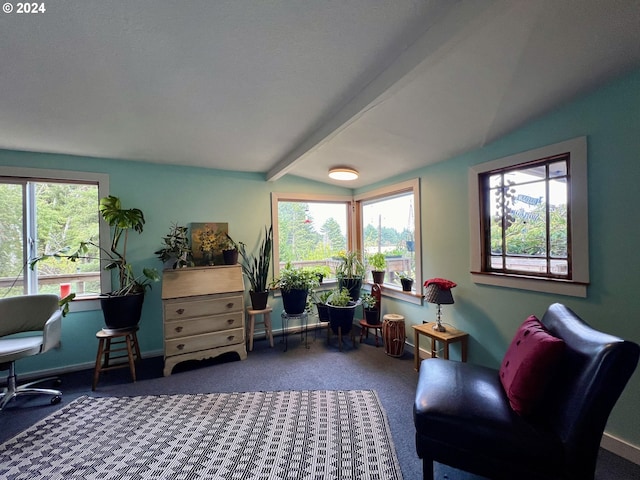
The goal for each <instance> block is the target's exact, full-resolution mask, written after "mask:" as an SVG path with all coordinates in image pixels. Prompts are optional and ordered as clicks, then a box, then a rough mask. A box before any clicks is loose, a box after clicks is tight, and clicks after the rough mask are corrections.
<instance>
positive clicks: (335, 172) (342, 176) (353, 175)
mask: <svg viewBox="0 0 640 480" xmlns="http://www.w3.org/2000/svg"><path fill="white" fill-rule="evenodd" d="M329 178H333V179H334V180H355V179H357V178H358V171H357V170H356V169H355V168H349V167H333V168H332V169H330V170H329Z"/></svg>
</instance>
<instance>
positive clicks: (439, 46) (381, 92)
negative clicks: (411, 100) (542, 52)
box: [266, 0, 505, 181]
mask: <svg viewBox="0 0 640 480" xmlns="http://www.w3.org/2000/svg"><path fill="white" fill-rule="evenodd" d="M504 4H505V0H460V1H458V2H456V3H452V2H450V1H444V2H442V3H441V5H440V6H439V8H438V11H437V13H436V14H435V15H434V18H433V20H432V21H431V23H430V24H429V26H428V27H427V28H426V30H425V31H424V32H423V34H422V35H421V36H420V37H419V38H418V39H417V40H416V41H415V42H414V43H413V44H411V45H410V46H408V47H407V48H406V50H404V52H402V54H400V55H399V56H398V57H397V58H396V59H394V60H393V61H392V62H391V63H390V64H389V65H388V66H387V67H386V68H385V69H384V70H383V71H382V72H381V73H380V74H379V75H378V76H376V77H375V78H373V79H372V80H371V82H369V83H368V84H367V85H365V86H364V87H363V88H362V89H361V90H360V91H359V92H358V93H357V94H356V95H355V96H354V97H353V98H352V99H351V100H350V101H349V102H347V103H346V104H345V105H344V106H343V107H342V108H341V109H340V110H339V111H338V112H337V113H335V114H334V115H333V116H332V117H331V118H329V119H328V120H327V121H325V122H323V123H322V124H321V126H320V127H319V128H317V129H316V130H315V131H314V132H313V133H311V134H310V135H309V136H308V137H307V138H306V139H305V140H304V141H302V142H301V143H300V144H298V145H297V146H296V147H295V148H294V149H293V150H291V151H290V152H289V153H288V154H287V155H285V156H284V157H283V158H281V159H280V160H279V161H278V162H277V163H276V164H275V165H274V166H273V167H272V168H271V169H270V170H269V171H268V172H267V174H266V180H268V181H275V180H278V179H279V178H282V177H283V176H284V175H286V174H287V173H289V172H290V171H291V169H293V168H294V167H295V166H296V165H297V164H299V163H300V162H301V161H302V160H304V158H305V157H306V156H307V155H308V154H310V153H312V152H313V151H315V150H317V149H318V148H320V147H321V146H322V145H323V144H325V143H326V142H328V141H330V140H331V139H332V138H334V137H335V136H336V135H338V134H339V133H340V132H341V131H343V130H344V129H345V128H347V127H348V126H349V125H350V124H352V123H353V122H355V121H356V120H357V119H358V118H359V117H361V116H362V115H363V114H364V113H366V112H367V111H368V110H369V109H370V108H373V107H374V106H375V105H377V104H379V103H381V102H383V101H384V100H385V99H387V98H389V97H391V96H392V95H393V94H394V93H395V92H397V91H398V90H399V89H400V88H402V87H403V86H404V85H406V84H407V83H408V82H410V81H411V80H412V78H413V77H414V75H412V72H414V74H417V73H416V72H415V70H416V69H417V67H418V66H420V65H421V64H423V63H424V62H425V61H429V62H437V61H438V59H439V58H441V56H442V55H444V53H445V52H446V51H447V50H449V48H452V46H453V45H454V44H455V43H457V39H459V38H462V37H464V36H466V35H467V34H468V32H469V31H470V30H469V29H470V27H471V31H472V30H473V25H477V24H478V22H482V19H483V18H486V15H487V14H488V13H489V12H490V11H492V10H493V9H494V8H500V7H504Z"/></svg>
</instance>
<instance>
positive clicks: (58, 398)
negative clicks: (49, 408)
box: [51, 395, 62, 405]
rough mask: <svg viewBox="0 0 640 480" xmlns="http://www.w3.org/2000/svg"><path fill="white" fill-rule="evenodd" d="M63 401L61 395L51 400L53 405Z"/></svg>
mask: <svg viewBox="0 0 640 480" xmlns="http://www.w3.org/2000/svg"><path fill="white" fill-rule="evenodd" d="M61 401H62V397H61V396H60V395H56V396H55V397H52V398H51V405H57V404H59V403H60V402H61Z"/></svg>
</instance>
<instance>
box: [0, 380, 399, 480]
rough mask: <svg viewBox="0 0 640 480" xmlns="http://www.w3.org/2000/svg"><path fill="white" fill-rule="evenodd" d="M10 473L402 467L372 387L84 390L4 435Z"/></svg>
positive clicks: (386, 470) (355, 474) (332, 473)
mask: <svg viewBox="0 0 640 480" xmlns="http://www.w3.org/2000/svg"><path fill="white" fill-rule="evenodd" d="M0 478H3V479H5V478H6V479H24V480H34V479H47V480H54V479H75V478H77V479H162V478H167V479H177V480H180V479H184V480H187V479H189V480H191V479H205V478H206V479H228V480H235V479H238V480H240V479H242V480H249V479H252V480H253V479H256V480H258V479H259V480H267V479H314V480H324V479H353V480H355V479H379V480H401V479H402V474H401V472H400V466H399V464H398V460H397V457H396V453H395V448H394V446H393V441H392V439H391V433H390V431H389V425H388V422H387V418H386V415H385V413H384V411H383V409H382V405H381V404H380V401H379V399H378V396H377V394H376V393H375V392H373V391H368V390H343V391H328V390H318V391H282V392H248V393H217V394H198V395H158V396H139V397H86V396H85V397H80V398H78V399H76V400H75V401H73V402H71V403H70V404H69V405H67V406H65V407H63V408H62V409H60V410H58V411H56V412H54V413H53V414H51V415H49V416H48V417H47V418H45V419H43V420H42V421H40V422H39V423H37V424H36V425H34V426H32V427H30V428H29V429H27V430H25V431H24V432H22V433H20V434H19V435H17V436H16V437H14V438H12V439H11V440H8V441H7V442H5V443H4V444H3V445H0Z"/></svg>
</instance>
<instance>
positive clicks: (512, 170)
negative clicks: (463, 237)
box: [469, 138, 588, 296]
mask: <svg viewBox="0 0 640 480" xmlns="http://www.w3.org/2000/svg"><path fill="white" fill-rule="evenodd" d="M469 182H470V185H469V186H470V191H471V193H470V195H471V196H472V197H474V198H475V199H476V202H477V204H476V205H472V206H471V211H472V212H477V213H476V215H477V216H478V218H477V220H475V221H474V223H475V226H474V227H473V230H472V231H473V232H475V233H476V234H477V238H474V239H472V248H473V250H472V274H473V275H474V280H475V281H477V282H479V283H490V284H494V285H505V286H513V287H517V288H525V289H531V290H537V291H545V292H550V293H562V294H566V295H577V296H585V295H586V284H587V283H588V247H587V235H586V232H587V229H586V222H587V220H586V218H587V217H586V215H587V212H586V140H585V139H584V138H580V139H576V140H571V141H568V142H563V143H560V144H556V145H551V146H548V147H544V148H541V149H537V150H532V151H529V152H525V153H522V154H518V155H514V156H512V157H507V158H504V159H500V160H497V161H495V162H490V163H487V164H483V165H480V166H477V167H474V168H472V169H470V176H469ZM472 184H473V185H475V188H472Z"/></svg>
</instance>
